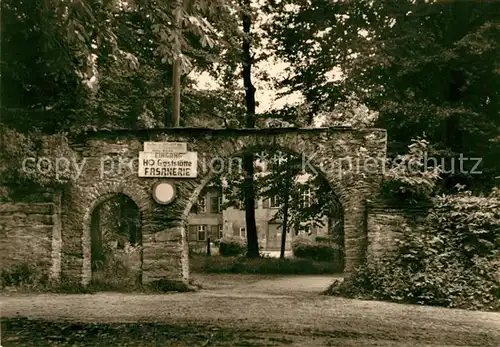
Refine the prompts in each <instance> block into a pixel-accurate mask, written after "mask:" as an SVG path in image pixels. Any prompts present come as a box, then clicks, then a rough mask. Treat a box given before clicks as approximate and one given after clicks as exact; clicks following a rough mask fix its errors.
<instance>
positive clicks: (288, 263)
mask: <svg viewBox="0 0 500 347" xmlns="http://www.w3.org/2000/svg"><path fill="white" fill-rule="evenodd" d="M191 267H192V269H193V271H196V272H199V273H240V274H263V275H271V274H280V275H299V274H303V275H306V274H307V275H320V274H336V273H341V272H342V270H343V267H342V265H341V264H339V263H335V262H331V261H326V262H325V261H314V260H312V259H306V258H303V259H295V258H285V259H279V258H270V257H261V258H258V259H248V258H245V257H217V256H212V257H207V256H197V257H194V258H193V260H192V261H191Z"/></svg>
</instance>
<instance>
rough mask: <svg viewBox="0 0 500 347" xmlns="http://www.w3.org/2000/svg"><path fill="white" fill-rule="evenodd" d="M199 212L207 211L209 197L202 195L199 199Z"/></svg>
mask: <svg viewBox="0 0 500 347" xmlns="http://www.w3.org/2000/svg"><path fill="white" fill-rule="evenodd" d="M198 212H199V213H207V198H206V197H202V198H199V199H198Z"/></svg>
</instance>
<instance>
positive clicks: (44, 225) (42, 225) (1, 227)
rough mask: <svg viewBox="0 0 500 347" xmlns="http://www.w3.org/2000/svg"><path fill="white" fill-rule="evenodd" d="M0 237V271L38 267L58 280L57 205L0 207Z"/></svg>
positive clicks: (59, 253)
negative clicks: (34, 265)
mask: <svg viewBox="0 0 500 347" xmlns="http://www.w3.org/2000/svg"><path fill="white" fill-rule="evenodd" d="M0 235H1V238H2V242H0V270H2V271H3V270H9V268H11V267H12V266H13V265H20V264H23V263H29V264H37V265H39V266H40V269H41V271H43V272H45V273H46V274H48V275H49V276H50V277H51V278H53V279H55V280H58V279H59V277H60V273H61V251H60V250H61V224H60V216H59V215H58V209H57V206H56V204H53V203H43V204H22V203H18V204H15V203H9V204H0Z"/></svg>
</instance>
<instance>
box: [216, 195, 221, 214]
mask: <svg viewBox="0 0 500 347" xmlns="http://www.w3.org/2000/svg"><path fill="white" fill-rule="evenodd" d="M217 210H218V211H219V213H222V196H219V197H218V198H217Z"/></svg>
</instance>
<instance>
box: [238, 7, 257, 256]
mask: <svg viewBox="0 0 500 347" xmlns="http://www.w3.org/2000/svg"><path fill="white" fill-rule="evenodd" d="M243 7H244V8H245V9H244V12H243V15H242V19H243V32H244V33H245V37H244V38H243V47H242V48H243V59H244V60H243V72H242V75H243V85H244V87H245V100H246V106H247V115H246V124H245V126H246V127H247V128H254V127H255V87H254V86H253V84H252V56H251V55H250V27H251V25H252V19H251V17H250V14H249V13H248V12H246V11H250V0H243ZM253 161H254V156H253V154H251V153H248V154H245V155H244V156H243V166H244V169H245V171H246V177H245V184H244V196H245V219H246V231H247V257H248V258H257V257H259V240H258V236H257V224H256V222H255V191H254V177H253V176H254V169H253Z"/></svg>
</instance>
